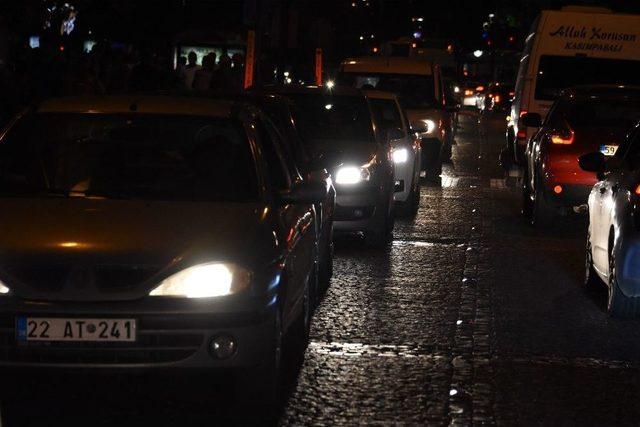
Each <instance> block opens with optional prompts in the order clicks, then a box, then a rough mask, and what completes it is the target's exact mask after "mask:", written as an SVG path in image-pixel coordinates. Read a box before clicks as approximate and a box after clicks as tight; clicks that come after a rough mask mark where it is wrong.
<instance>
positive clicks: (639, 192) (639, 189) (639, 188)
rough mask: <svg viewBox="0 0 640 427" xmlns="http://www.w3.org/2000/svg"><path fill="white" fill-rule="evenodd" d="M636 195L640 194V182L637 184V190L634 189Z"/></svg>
mask: <svg viewBox="0 0 640 427" xmlns="http://www.w3.org/2000/svg"><path fill="white" fill-rule="evenodd" d="M633 192H634V193H635V195H636V196H640V184H638V185H636V188H635V190H633Z"/></svg>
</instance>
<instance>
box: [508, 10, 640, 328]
mask: <svg viewBox="0 0 640 427" xmlns="http://www.w3.org/2000/svg"><path fill="white" fill-rule="evenodd" d="M639 25H640V16H638V15H626V14H615V13H613V12H611V11H610V10H608V9H604V8H598V7H583V6H567V7H564V8H562V9H561V10H557V11H543V12H542V13H541V15H540V17H539V19H537V20H536V21H535V22H534V25H533V28H532V30H531V32H530V36H529V37H528V38H527V42H526V46H525V49H524V52H523V54H522V59H521V61H520V68H519V71H518V77H517V81H516V84H515V91H514V99H513V103H512V106H511V110H510V113H509V116H508V127H507V132H506V135H507V144H506V147H505V149H504V150H503V152H502V154H501V163H502V164H503V165H504V164H505V163H507V164H509V163H515V164H516V165H518V166H519V167H520V169H521V170H522V172H523V180H522V214H523V216H524V217H525V218H526V219H527V220H528V221H529V222H530V223H531V224H532V225H534V226H536V227H538V228H541V229H548V228H550V227H552V226H553V225H554V224H555V223H556V220H557V218H558V217H559V216H571V215H575V214H581V213H584V212H588V219H589V224H588V230H587V235H586V236H585V240H586V250H585V262H586V266H585V279H584V281H585V285H586V286H587V287H593V286H598V285H602V284H604V285H605V286H606V288H607V290H608V296H607V311H608V312H609V313H610V314H611V315H612V316H616V317H636V316H637V315H639V314H640V263H639V262H638V257H637V253H638V252H637V251H638V248H640V246H639V245H638V237H637V236H638V231H639V230H640V228H638V227H639V225H640V223H639V222H638V217H639V215H640V211H638V209H639V206H640V187H639V186H638V184H640V181H639V179H640V175H639V174H638V170H639V168H640V164H638V162H637V161H636V160H637V157H638V156H637V155H638V152H640V133H639V132H638V123H639V121H640V40H639V38H638V37H637V35H636V32H637V28H638V27H639ZM586 39H588V40H589V41H588V42H587V41H585V40H586Z"/></svg>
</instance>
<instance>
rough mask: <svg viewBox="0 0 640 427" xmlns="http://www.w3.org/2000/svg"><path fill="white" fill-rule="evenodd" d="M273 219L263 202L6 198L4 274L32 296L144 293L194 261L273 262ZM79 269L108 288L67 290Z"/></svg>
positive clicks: (1, 243)
mask: <svg viewBox="0 0 640 427" xmlns="http://www.w3.org/2000/svg"><path fill="white" fill-rule="evenodd" d="M271 217H272V215H269V209H268V208H267V207H266V206H265V205H263V204H259V203H255V204H252V203H191V202H144V201H128V200H104V199H102V200H98V199H93V200H92V199H85V198H63V199H49V198H47V199H4V200H2V201H0V222H1V223H2V224H3V227H2V229H1V230H0V279H2V281H4V282H6V284H7V286H9V287H10V288H11V289H12V291H14V292H15V293H16V294H18V295H19V296H22V297H26V298H35V299H37V298H43V297H46V298H53V299H71V300H75V299H94V298H97V299H105V298H106V299H109V297H108V295H113V297H114V299H115V298H121V297H124V296H128V297H131V298H134V297H140V296H144V295H146V292H148V289H142V288H144V286H142V288H141V287H140V286H139V284H140V283H147V282H149V283H151V282H153V283H156V284H157V283H158V280H160V279H163V278H164V277H166V276H167V275H169V274H172V273H174V272H176V271H179V270H181V269H183V268H186V267H189V266H191V265H194V264H198V263H202V262H211V261H229V262H235V263H238V264H241V265H246V266H247V267H249V268H252V267H255V266H258V265H264V264H266V263H269V262H271V261H273V260H275V258H276V257H277V255H276V253H277V250H276V245H277V242H276V239H275V238H274V228H273V226H272V224H273V222H274V221H273V219H272V218H271ZM73 274H76V275H78V274H79V275H80V276H82V275H83V274H84V275H85V277H86V274H91V275H92V279H95V280H94V281H95V282H96V283H97V285H96V286H97V287H99V285H100V283H101V282H104V283H103V285H104V287H105V288H109V292H98V291H100V289H93V290H92V291H95V292H89V291H86V292H84V293H82V292H80V293H78V292H74V291H73V290H70V291H69V292H65V289H66V288H65V283H67V282H68V281H69V280H70V276H71V275H73ZM134 277H135V280H134ZM134 282H135V283H134ZM127 284H129V285H127ZM134 285H135V286H134ZM116 288H118V292H116ZM119 288H122V289H119ZM76 291H77V289H76ZM79 294H82V295H79ZM94 294H95V295H94ZM97 294H100V297H99V298H98V295H97Z"/></svg>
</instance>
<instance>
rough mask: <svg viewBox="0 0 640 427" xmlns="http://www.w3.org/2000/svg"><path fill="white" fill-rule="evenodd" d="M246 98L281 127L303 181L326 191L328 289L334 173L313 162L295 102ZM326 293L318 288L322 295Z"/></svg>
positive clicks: (321, 218) (321, 234)
mask: <svg viewBox="0 0 640 427" xmlns="http://www.w3.org/2000/svg"><path fill="white" fill-rule="evenodd" d="M245 98H246V99H248V100H250V101H251V102H253V103H255V104H256V105H257V106H258V107H259V108H260V109H261V110H262V111H263V112H264V113H265V114H266V115H267V116H268V117H269V118H270V119H271V121H272V122H273V123H274V125H275V126H276V128H277V133H278V136H277V137H278V139H280V140H281V144H282V146H283V147H284V148H285V150H286V152H287V158H289V159H292V160H293V161H294V162H295V166H292V168H295V169H297V170H298V171H299V172H300V175H301V178H302V180H308V181H310V182H319V183H321V184H322V185H323V186H324V188H325V189H326V191H325V197H324V198H323V200H322V202H321V203H319V204H317V205H316V215H317V217H318V218H317V221H316V223H317V224H318V227H319V228H318V231H317V232H318V246H319V248H318V250H319V260H318V264H319V267H318V273H319V284H320V285H321V286H322V288H326V287H327V286H328V284H329V281H330V280H331V277H332V276H333V252H334V245H333V215H334V212H335V206H336V189H335V186H334V184H333V179H332V178H331V174H330V173H329V172H328V171H327V170H326V169H325V168H323V167H321V166H319V165H317V164H314V163H313V162H312V161H311V158H310V157H309V155H308V153H307V150H306V148H305V146H304V143H303V142H302V138H301V137H300V134H299V133H298V129H297V128H296V124H295V119H294V118H293V112H292V108H293V105H292V101H291V100H289V99H288V98H286V97H283V96H279V95H275V94H261V93H260V92H259V91H256V92H254V93H253V94H250V95H248V96H246V97H245ZM324 290H325V289H318V292H322V291H324ZM316 296H319V295H316Z"/></svg>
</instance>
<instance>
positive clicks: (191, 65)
mask: <svg viewBox="0 0 640 427" xmlns="http://www.w3.org/2000/svg"><path fill="white" fill-rule="evenodd" d="M199 69H200V67H199V66H198V55H196V53H195V52H194V51H191V52H189V55H188V56H187V65H186V66H185V67H184V87H185V88H186V89H193V80H194V79H195V77H196V72H197V71H198V70H199Z"/></svg>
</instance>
